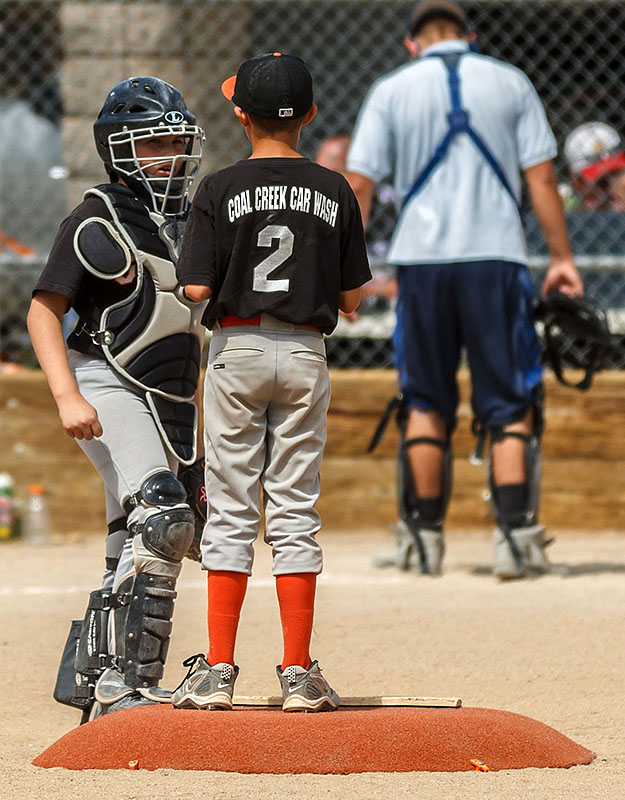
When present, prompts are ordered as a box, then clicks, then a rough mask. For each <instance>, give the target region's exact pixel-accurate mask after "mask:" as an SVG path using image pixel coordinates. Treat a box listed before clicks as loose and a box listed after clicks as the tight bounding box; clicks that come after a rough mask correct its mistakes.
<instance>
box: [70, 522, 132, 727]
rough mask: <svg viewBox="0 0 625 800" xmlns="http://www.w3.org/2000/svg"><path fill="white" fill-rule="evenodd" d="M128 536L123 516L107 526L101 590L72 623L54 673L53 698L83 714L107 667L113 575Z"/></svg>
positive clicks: (92, 597)
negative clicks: (82, 616) (55, 677)
mask: <svg viewBox="0 0 625 800" xmlns="http://www.w3.org/2000/svg"><path fill="white" fill-rule="evenodd" d="M127 535H128V533H127V530H126V517H120V518H119V519H116V520H113V521H112V522H110V523H109V524H108V535H107V537H106V570H105V572H104V577H103V581H102V588H101V589H97V590H96V591H93V592H91V594H90V595H89V603H88V604H87V610H86V611H85V616H84V618H83V619H82V620H74V621H73V622H72V623H71V626H70V631H69V634H68V637H67V641H66V642H65V647H64V648H63V655H62V656H61V663H60V665H59V671H58V673H57V679H56V686H55V688H54V699H55V700H57V701H58V702H59V703H64V704H65V705H69V706H74V708H79V709H81V710H82V711H83V712H86V713H88V711H89V709H90V708H91V706H92V704H93V701H94V692H95V684H96V682H97V680H98V678H99V677H100V675H101V674H102V673H103V672H104V670H105V668H106V666H107V665H108V660H109V650H108V635H107V630H108V618H109V612H110V610H111V598H112V583H113V573H114V571H115V569H116V567H117V562H118V561H119V556H120V553H121V551H122V548H123V544H124V541H125V539H126V537H127Z"/></svg>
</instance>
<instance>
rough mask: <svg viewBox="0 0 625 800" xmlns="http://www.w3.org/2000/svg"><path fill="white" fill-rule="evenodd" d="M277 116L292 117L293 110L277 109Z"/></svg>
mask: <svg viewBox="0 0 625 800" xmlns="http://www.w3.org/2000/svg"><path fill="white" fill-rule="evenodd" d="M278 116H279V117H292V116H293V109H292V108H279V109H278Z"/></svg>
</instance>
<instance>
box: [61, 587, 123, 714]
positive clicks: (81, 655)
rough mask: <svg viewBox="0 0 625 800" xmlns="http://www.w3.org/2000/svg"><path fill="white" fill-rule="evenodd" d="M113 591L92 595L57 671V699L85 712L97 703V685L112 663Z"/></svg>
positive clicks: (71, 634)
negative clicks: (109, 637) (110, 624)
mask: <svg viewBox="0 0 625 800" xmlns="http://www.w3.org/2000/svg"><path fill="white" fill-rule="evenodd" d="M110 610H111V592H110V591H108V590H106V589H96V591H94V592H91V594H90V595H89V603H88V605H87V610H86V612H85V616H84V619H82V620H74V621H73V622H72V624H71V627H70V632H69V636H68V637H67V641H66V643H65V648H64V650H63V655H62V657H61V664H60V666H59V671H58V674H57V680H56V686H55V689H54V699H55V700H57V701H58V702H59V703H64V704H65V705H69V706H74V707H75V708H80V709H81V710H83V711H85V710H88V709H89V708H90V707H91V705H92V704H93V699H94V690H95V684H96V682H97V680H98V678H99V677H100V675H101V674H102V673H103V672H104V670H105V668H106V666H107V663H108V658H109V656H108V646H107V626H108V616H109V612H110Z"/></svg>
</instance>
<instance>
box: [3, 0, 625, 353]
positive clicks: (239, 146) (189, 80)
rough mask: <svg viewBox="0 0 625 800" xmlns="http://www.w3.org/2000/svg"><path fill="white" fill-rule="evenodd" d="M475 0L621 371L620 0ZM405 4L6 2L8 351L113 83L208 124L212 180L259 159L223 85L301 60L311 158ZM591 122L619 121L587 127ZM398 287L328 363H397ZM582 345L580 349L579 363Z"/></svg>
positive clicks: (533, 257) (365, 314)
mask: <svg viewBox="0 0 625 800" xmlns="http://www.w3.org/2000/svg"><path fill="white" fill-rule="evenodd" d="M464 6H465V8H466V9H467V12H468V14H469V17H470V19H471V22H472V25H473V28H474V30H475V31H476V33H477V36H478V44H479V46H480V49H481V51H482V52H483V53H486V54H487V55H491V56H494V57H495V58H501V59H503V60H505V61H508V62H510V63H512V64H514V65H516V66H518V67H520V68H521V69H523V70H524V71H525V72H526V73H527V74H528V76H529V77H530V79H531V80H532V82H533V83H534V85H535V87H536V89H537V91H538V93H539V95H540V96H541V98H542V101H543V103H544V104H545V107H546V109H547V113H548V116H549V119H550V122H551V124H552V127H553V130H554V132H555V134H556V137H557V139H558V143H559V146H560V156H559V157H558V160H557V164H556V166H557V169H558V174H559V179H560V181H561V189H562V195H563V198H564V200H565V205H566V208H567V214H568V220H569V230H570V235H571V240H572V243H573V248H574V251H575V254H576V259H577V263H578V266H579V267H580V270H581V271H582V275H583V277H584V281H585V285H586V289H587V292H588V293H589V294H590V295H592V296H593V297H594V298H595V299H596V300H597V301H598V302H600V303H601V304H602V305H603V306H604V307H605V308H606V309H607V310H608V315H609V319H610V324H611V328H612V330H613V332H614V341H615V346H614V348H613V352H612V355H611V366H613V367H624V366H625V336H624V335H623V334H625V270H624V267H625V146H622V144H621V135H625V103H624V102H623V99H624V98H625V88H624V87H625V59H624V58H623V52H624V51H625V3H624V2H622V1H621V0H619V1H618V2H616V1H615V0H467V2H465V3H464ZM411 7H412V3H411V2H403V1H402V2H399V1H398V0H258V2H249V1H248V0H171V2H166V1H165V0H163V1H162V2H152V1H150V0H66V1H65V2H54V1H53V0H46V1H45V2H44V1H39V0H4V1H3V2H0V282H1V294H0V351H1V354H2V359H3V360H9V361H17V362H21V363H24V364H33V363H34V357H33V355H32V351H31V350H30V346H29V341H28V336H27V333H26V329H25V321H24V320H25V315H26V311H27V307H28V303H29V298H30V288H31V286H32V283H33V281H34V280H35V278H36V276H37V275H38V273H39V271H40V270H41V268H42V266H43V264H44V263H45V258H46V253H47V251H48V250H49V248H50V246H51V243H52V241H53V238H54V235H55V232H56V229H57V227H58V224H59V222H60V221H61V220H62V219H63V217H64V215H65V214H66V213H67V211H68V210H69V209H70V208H72V207H73V206H74V205H76V204H77V203H78V202H79V201H80V197H81V195H82V192H83V191H84V190H85V189H86V188H88V187H89V186H92V185H94V184H96V183H99V182H102V180H103V179H104V173H103V171H102V168H101V163H100V162H99V160H98V158H97V155H96V152H95V147H94V145H93V140H92V135H91V125H92V123H93V119H94V118H95V115H96V114H97V112H98V110H99V107H100V105H101V104H102V101H103V100H104V97H105V95H106V93H107V91H108V89H110V87H111V86H112V85H113V84H115V83H116V82H118V81H120V80H122V79H124V78H125V77H128V76H129V75H138V74H154V75H157V76H159V77H162V78H164V79H166V80H169V81H170V82H171V83H173V84H175V85H177V86H179V87H180V88H181V89H182V90H183V91H184V94H185V97H186V99H187V103H188V105H189V107H190V108H192V109H193V110H194V111H195V113H196V114H197V116H198V120H199V122H200V124H201V125H202V126H203V127H204V128H205V130H206V133H207V157H206V160H205V165H204V167H203V171H204V172H208V171H211V170H213V169H216V168H219V167H222V166H224V165H226V164H228V163H231V162H232V161H234V160H236V159H239V158H244V157H245V156H246V155H247V154H248V152H249V150H248V145H247V142H246V139H245V137H244V135H243V133H242V131H241V129H240V126H239V125H238V123H237V122H236V120H235V119H234V117H233V115H232V113H231V110H230V108H229V106H228V104H227V103H226V102H225V101H224V100H223V97H222V96H221V93H220V91H219V86H220V83H221V81H222V80H223V79H224V78H225V77H227V76H228V75H230V74H232V73H233V72H234V71H235V70H236V68H237V66H238V64H239V62H240V61H241V60H242V59H244V58H247V57H249V56H251V55H254V54H257V53H260V52H268V51H274V50H281V51H283V52H293V53H297V54H299V55H301V56H302V57H303V58H304V59H305V60H306V62H307V63H308V65H309V66H310V68H311V71H312V73H313V75H314V78H315V99H316V102H317V104H318V106H319V109H320V113H319V115H318V116H317V118H316V120H315V122H314V123H313V125H311V126H309V127H308V128H306V129H305V130H304V132H303V136H302V142H301V149H302V152H303V154H304V155H306V156H309V157H312V158H315V157H316V154H317V151H318V149H319V146H320V145H321V143H322V142H323V141H324V140H326V139H327V138H328V137H333V136H337V135H340V134H347V135H349V132H350V131H351V129H352V128H353V125H354V122H355V119H356V115H357V113H358V110H359V108H360V105H361V103H362V100H363V98H364V95H365V92H366V91H367V89H368V88H369V86H370V84H371V83H372V81H373V80H375V78H377V77H379V76H380V75H382V74H384V73H386V72H388V71H390V70H391V69H393V68H395V67H397V66H399V65H401V64H402V63H405V61H406V59H407V52H406V51H405V49H404V48H403V46H402V40H403V37H404V32H405V22H406V19H407V16H408V13H409V10H410V9H411ZM595 121H598V122H601V123H604V125H605V126H609V127H608V128H602V129H601V130H600V131H599V133H598V132H597V130H598V129H586V128H584V129H581V130H580V128H579V126H581V125H585V124H586V123H589V122H595ZM591 134H592V135H591ZM576 137H577V138H576ZM567 157H568V158H567ZM580 159H581V160H580ZM584 159H585V160H584ZM593 159H594V161H593ZM582 162H583V163H584V164H586V166H580V164H581V163H582ZM597 162H600V165H601V166H599V167H597V166H596V163H597ZM593 163H594V164H595V166H594V167H593V166H592V164H593ZM588 166H590V167H591V169H590V171H589V170H588V169H587V167H588ZM589 175H590V176H591V177H588V176H589ZM591 178H592V179H591ZM392 200H393V199H392V196H391V192H390V190H389V188H388V187H385V186H382V187H380V189H379V190H378V196H377V199H376V203H375V205H374V211H373V216H372V220H371V223H370V226H369V229H368V231H367V238H368V245H369V250H370V255H371V260H372V264H373V266H374V271H375V273H376V274H377V275H378V276H380V277H381V283H382V285H383V286H384V285H385V284H384V276H386V275H389V268H388V266H387V265H386V264H385V261H384V256H385V252H386V246H387V242H388V239H389V236H390V233H391V231H392V228H393V223H394V205H393V201H392ZM525 205H526V207H527V210H528V212H529V206H528V205H527V202H526V203H525ZM526 227H527V235H528V246H529V252H530V266H531V268H532V274H533V275H534V278H535V281H536V285H537V286H539V285H540V281H541V279H542V275H543V273H544V269H545V267H546V264H547V255H546V248H545V245H544V241H543V239H542V235H541V234H540V231H539V229H538V226H537V224H536V221H535V219H534V218H533V216H532V214H531V213H528V214H527V215H526ZM390 288H392V276H391V280H390V281H389V282H387V283H386V290H387V291H386V292H385V293H383V292H381V293H380V294H377V295H376V294H373V295H371V296H370V297H368V298H367V299H366V300H365V302H364V304H363V307H362V309H361V316H360V319H359V320H358V321H357V322H355V323H351V324H350V323H347V322H344V321H341V322H340V324H339V327H338V329H337V331H336V333H335V334H334V335H333V336H332V337H330V339H329V340H328V352H329V357H330V361H331V364H332V365H333V366H341V367H343V366H352V367H385V366H389V365H390V345H389V337H390V333H391V331H392V327H393V322H394V313H393V298H392V296H389V295H392V292H391V291H389V289H390ZM579 355H580V353H579V350H578V348H576V346H575V344H573V345H572V347H571V348H570V361H571V362H572V363H575V361H576V359H577V358H579Z"/></svg>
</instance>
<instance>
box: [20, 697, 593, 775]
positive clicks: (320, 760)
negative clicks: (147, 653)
mask: <svg viewBox="0 0 625 800" xmlns="http://www.w3.org/2000/svg"><path fill="white" fill-rule="evenodd" d="M594 757H595V756H594V754H593V753H591V752H590V750H586V748H584V747H581V746H580V745H578V744H576V743H575V742H573V741H571V739H568V738H567V737H566V736H563V735H562V734H561V733H558V731H556V730H554V729H553V728H550V727H549V726H548V725H544V724H543V723H542V722H537V721H536V720H533V719H529V718H528V717H523V716H521V715H520V714H512V713H510V712H507V711H493V710H492V709H487V708H458V709H456V708H454V709H448V708H445V709H434V708H405V707H402V708H358V709H355V708H345V709H339V710H338V711H336V712H333V713H321V714H285V713H283V712H282V711H280V710H279V709H249V708H245V709H243V708H237V709H235V710H234V711H185V710H180V709H174V708H172V707H171V706H143V707H139V708H133V709H126V710H125V711H116V712H114V713H112V714H110V716H104V717H100V718H99V719H96V720H94V721H93V722H89V723H87V724H86V725H81V726H80V727H78V728H75V729H74V730H72V731H70V732H69V733H67V734H66V735H65V736H63V737H62V738H61V739H59V740H58V742H56V743H55V744H53V745H52V746H51V747H49V748H48V749H47V750H46V751H45V752H43V753H42V754H41V755H40V756H38V757H37V758H36V759H35V760H34V761H33V764H34V765H35V766H38V767H65V768H67V769H160V768H166V769H197V770H215V771H220V772H249V773H279V774H283V773H301V772H306V773H321V774H327V773H338V774H346V773H350V772H412V771H427V772H457V771H462V770H472V769H475V766H474V765H473V764H471V761H472V760H478V761H482V762H484V764H485V765H486V766H487V767H489V768H490V769H491V770H500V769H522V768H524V767H572V766H574V765H575V764H589V763H590V762H591V761H592V760H593V758H594Z"/></svg>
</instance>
